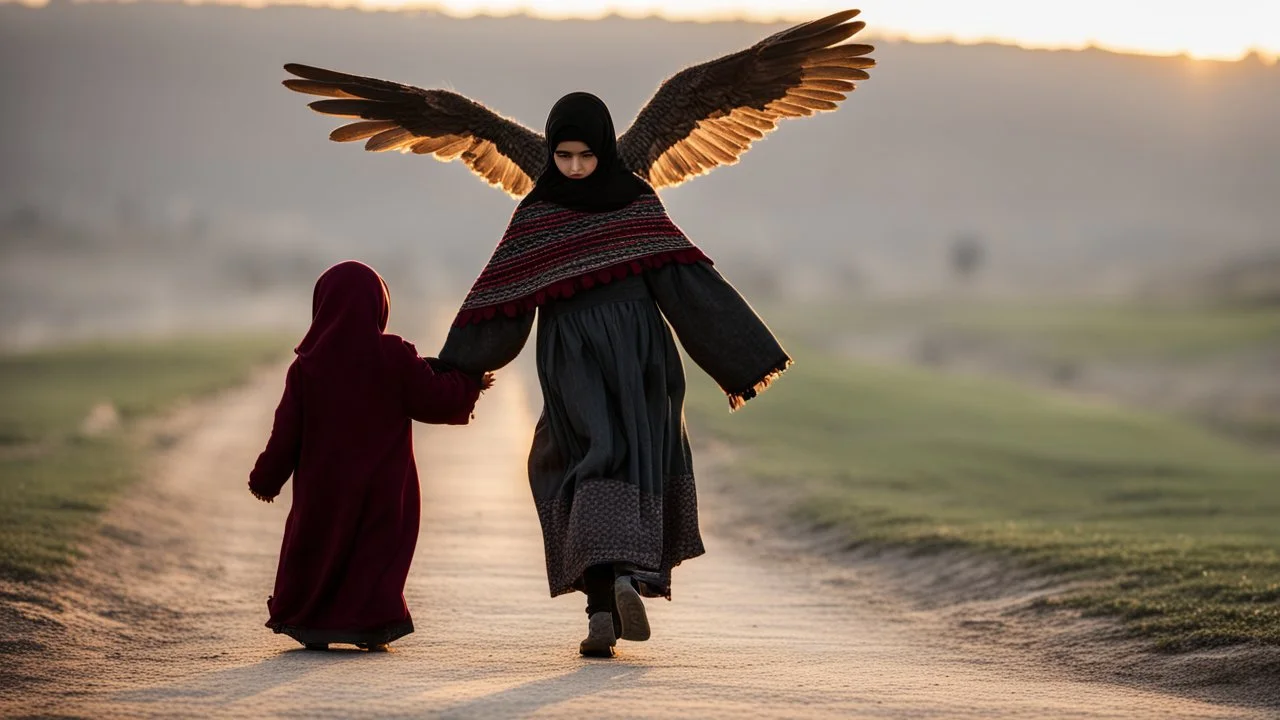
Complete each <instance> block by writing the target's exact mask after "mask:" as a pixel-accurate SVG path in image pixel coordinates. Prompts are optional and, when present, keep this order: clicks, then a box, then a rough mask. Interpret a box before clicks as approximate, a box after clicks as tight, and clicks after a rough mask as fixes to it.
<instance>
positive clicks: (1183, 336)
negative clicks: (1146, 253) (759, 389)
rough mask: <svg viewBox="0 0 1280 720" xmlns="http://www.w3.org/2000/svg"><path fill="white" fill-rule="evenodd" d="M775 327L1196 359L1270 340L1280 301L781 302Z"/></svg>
mask: <svg viewBox="0 0 1280 720" xmlns="http://www.w3.org/2000/svg"><path fill="white" fill-rule="evenodd" d="M772 310H773V309H771V312H769V313H767V315H768V317H769V318H770V319H771V321H773V322H775V323H777V324H778V325H779V326H780V327H787V328H788V329H791V330H794V331H796V332H797V333H798V334H800V335H802V336H805V337H809V338H811V339H813V340H816V339H817V338H819V337H823V336H828V335H829V333H830V332H831V328H833V327H834V328H840V330H841V332H843V333H845V334H847V335H848V336H856V334H857V333H869V332H870V333H875V332H883V331H886V330H893V329H899V328H915V329H918V330H921V331H926V332H931V333H939V332H942V333H946V332H950V333H953V334H959V335H963V336H965V337H969V338H973V339H976V340H982V341H986V342H988V343H994V344H999V345H1003V346H1005V347H1011V348H1017V349H1020V350H1023V351H1028V352H1031V353H1033V354H1038V355H1041V356H1043V357H1044V358H1046V359H1052V360H1060V361H1088V360H1149V359H1154V360H1160V361H1179V360H1184V361H1196V360H1201V359H1204V358H1209V357H1215V356H1221V355H1229V354H1233V353H1239V352H1244V351H1249V350H1251V349H1255V348H1260V347H1266V346H1268V345H1271V346H1274V344H1275V343H1276V342H1277V338H1280V307H1261V306H1260V307H1252V308H1231V307H1209V306H1203V307H1183V306H1172V305H1145V306H1144V305H1136V304H1132V303H1129V304H1105V303H1070V304H1045V303H1035V302H1030V303H1028V302H1003V303H1001V302H977V301H964V300H948V301H938V302H929V301H914V302H896V303H874V304H868V303H861V304H856V305H852V306H849V307H823V306H803V307H781V308H777V309H776V312H774V311H772Z"/></svg>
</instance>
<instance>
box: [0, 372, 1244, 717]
mask: <svg viewBox="0 0 1280 720" xmlns="http://www.w3.org/2000/svg"><path fill="white" fill-rule="evenodd" d="M281 377H282V374H280V373H274V372H273V373H268V374H265V375H264V376H263V377H262V378H261V379H260V380H258V381H256V382H254V383H253V384H251V385H250V386H247V387H245V388H242V389H239V390H236V391H232V392H230V393H227V394H226V395H224V396H223V397H221V398H219V399H218V400H216V401H214V402H212V403H209V404H208V405H206V406H203V407H198V408H189V409H188V410H186V411H183V412H182V413H179V416H178V417H177V418H176V419H174V420H172V421H170V422H171V424H170V425H169V426H167V430H166V432H164V433H161V434H160V435H158V436H157V438H158V441H157V445H158V447H157V461H156V465H155V469H154V473H153V477H152V478H151V480H149V481H148V482H147V483H146V484H144V485H143V486H141V487H139V488H138V490H137V491H136V492H135V493H133V494H132V495H131V496H130V497H128V498H126V499H124V500H122V501H121V502H120V503H119V504H118V505H117V506H116V507H115V508H114V509H112V510H111V511H110V512H109V513H108V515H107V517H106V520H105V523H104V526H103V529H102V532H101V533H100V536H99V537H98V538H97V539H96V540H95V541H94V543H93V544H92V545H91V547H89V548H88V552H89V555H88V557H86V558H85V559H84V560H83V561H82V562H81V563H80V564H79V565H78V566H77V568H76V569H75V571H74V573H73V574H72V576H71V577H70V579H69V580H68V582H67V583H66V584H65V585H64V586H63V587H62V588H61V590H60V593H59V597H58V598H57V599H56V600H48V599H41V597H40V596H39V594H38V593H27V592H26V591H24V590H22V589H21V588H8V589H6V590H5V593H4V599H5V601H6V602H5V608H6V612H7V613H8V614H7V615H6V616H5V622H4V626H5V627H7V628H11V629H12V628H18V630H14V632H13V633H10V638H9V640H8V641H9V643H10V645H11V650H10V651H9V652H8V653H7V654H3V655H0V660H2V661H3V663H4V664H5V665H6V666H7V668H6V672H5V673H4V674H3V675H0V681H2V684H0V692H2V693H3V696H0V710H3V714H4V715H6V716H24V715H35V716H88V717H164V718H172V717H308V718H312V717H355V716H360V717H368V716H377V717H445V718H453V717H459V718H460V717H478V718H479V717H482V718H492V717H507V716H553V717H568V716H572V715H573V714H581V715H582V716H591V717H602V716H622V717H676V716H681V717H735V718H746V717H859V718H881V717H892V718H935V717H936V718H1006V717H1010V718H1011V717H1025V718H1050V717H1053V718H1226V717H1232V718H1247V717H1267V716H1268V714H1267V713H1266V711H1261V710H1259V711H1253V710H1248V709H1241V708H1237V707H1230V706H1224V705H1213V704H1208V703H1205V702H1201V701H1196V700H1189V699H1185V698H1182V697H1178V696H1175V695H1171V694H1164V693H1161V692H1157V691H1153V690H1144V689H1140V688H1137V687H1127V686H1124V685H1121V684H1117V683H1108V682H1099V681H1097V680H1096V679H1089V678H1087V677H1084V676H1082V675H1081V674H1080V673H1079V672H1077V671H1074V670H1071V669H1069V668H1066V667H1062V666H1058V665H1056V664H1054V663H1051V662H1046V661H1045V659H1044V656H1043V654H1042V653H1031V652H1026V651H1019V650H1018V647H1017V644H1016V643H1012V644H1010V643H1006V644H1003V645H1001V644H999V643H988V642H982V641H981V640H980V638H979V637H978V636H979V634H980V633H976V632H958V631H957V627H958V625H957V622H956V618H955V617H953V616H952V614H949V613H947V612H943V611H941V610H930V609H929V608H927V607H922V606H921V605H920V604H919V603H913V602H907V601H905V600H904V599H903V598H902V597H901V596H899V595H897V594H895V592H893V591H891V590H889V589H888V588H890V587H891V586H892V583H891V582H880V581H878V580H875V579H874V578H873V577H872V576H868V575H866V574H864V573H862V572H861V571H859V570H858V569H856V568H850V567H847V566H844V565H841V564H840V563H838V562H834V561H829V560H826V559H824V558H822V557H820V556H815V555H813V554H806V553H805V552H804V551H803V549H800V548H791V547H790V546H789V545H788V544H787V543H785V542H784V543H778V542H772V541H771V540H770V538H769V537H767V536H768V535H769V533H768V532H767V531H766V532H756V531H752V530H751V529H750V528H749V527H747V526H746V525H744V524H743V523H742V517H743V514H742V512H741V510H740V509H738V510H735V509H734V508H735V505H734V504H735V503H738V507H739V508H740V506H741V504H742V497H741V493H740V492H739V491H730V490H729V489H728V486H727V485H725V484H723V483H717V482H716V479H715V473H714V472H706V473H704V475H703V477H702V478H701V479H700V483H701V484H702V488H703V493H702V511H703V513H704V518H705V534H706V541H707V546H708V554H707V555H706V556H705V557H703V558H699V559H696V560H693V561H690V562H689V563H687V564H686V565H685V566H684V567H681V568H678V569H677V571H676V585H675V602H672V603H668V602H666V601H661V600H660V601H651V603H650V606H649V607H650V618H651V621H652V624H653V627H654V635H653V639H652V640H650V641H649V642H646V643H625V642H624V643H621V645H620V655H619V657H618V658H617V659H614V660H586V659H583V658H580V657H579V656H578V654H577V642H578V640H579V639H580V638H581V637H582V635H583V634H584V633H585V630H586V615H585V614H584V612H583V599H582V597H581V596H580V595H574V596H570V597H562V598H557V599H555V600H552V599H549V598H548V597H547V587H546V580H545V576H544V574H543V564H542V563H543V559H542V547H541V540H540V536H539V530H538V524H537V519H536V515H535V513H534V510H533V505H532V502H531V499H530V496H529V490H528V487H527V484H526V481H525V479H524V462H525V454H526V451H527V448H528V442H529V439H530V436H531V433H532V427H533V423H534V420H535V417H536V407H537V404H538V403H537V398H536V386H531V385H530V384H528V383H527V382H526V381H522V379H521V378H520V377H519V375H518V374H514V373H513V374H510V375H507V376H505V377H504V378H503V380H502V384H501V385H500V386H499V387H498V388H496V389H495V390H493V391H491V392H490V393H489V394H488V395H487V396H486V397H485V398H484V399H483V401H482V405H481V407H480V411H479V418H478V420H477V421H476V422H475V423H474V424H473V425H472V426H471V427H469V428H439V427H420V428H419V430H418V434H417V443H418V445H417V448H418V458H419V464H420V467H421V469H422V480H423V490H424V493H423V494H424V518H423V532H422V535H421V539H420V541H419V542H420V544H419V547H418V555H417V558H416V560H415V563H414V567H413V571H412V573H411V576H410V579H409V586H408V588H407V590H406V594H407V596H408V599H409V604H410V607H411V608H412V610H413V613H414V619H415V623H416V625H417V628H418V630H417V632H416V633H414V634H413V635H410V636H408V637H407V638H405V639H403V640H401V641H400V642H398V643H396V644H395V647H394V652H392V653H388V654H370V653H365V652H361V651H356V650H354V649H350V650H337V651H330V652H328V653H315V652H308V651H304V650H301V649H300V648H299V647H298V646H297V645H296V644H295V643H293V641H291V640H289V639H288V638H287V637H285V636H281V635H275V634H273V633H271V632H270V631H268V630H267V629H265V628H263V627H262V623H263V621H264V620H265V619H266V607H265V604H264V601H265V598H266V596H267V594H268V593H269V592H270V588H271V582H272V577H273V573H274V570H275V561H276V553H277V551H278V548H279V543H280V537H281V531H282V528H283V524H284V518H285V513H286V511H287V509H288V508H287V502H279V503H277V504H274V505H265V504H261V503H258V502H256V501H254V500H253V498H252V497H251V496H250V495H249V493H248V491H247V490H246V489H245V485H244V482H245V480H244V479H245V476H246V472H247V470H248V468H249V467H250V465H251V463H252V461H253V458H254V457H255V455H256V453H257V452H258V451H259V449H260V447H261V444H262V442H263V441H264V439H265V437H266V433H267V430H268V427H269V423H270V417H271V412H272V410H273V408H274V404H275V401H276V399H277V394H278V392H279V387H280V382H281ZM531 387H532V388H533V389H532V390H531V389H530V388H531ZM531 393H533V394H531ZM706 464H707V465H709V466H713V465H714V463H712V462H710V461H707V462H706ZM287 497H288V493H287V492H286V493H285V495H284V496H282V500H286V499H287ZM970 629H971V630H972V628H970ZM14 633H17V635H15V634H14ZM24 633H25V634H24ZM13 648H16V649H20V650H24V651H23V652H13Z"/></svg>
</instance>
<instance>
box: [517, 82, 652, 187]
mask: <svg viewBox="0 0 1280 720" xmlns="http://www.w3.org/2000/svg"><path fill="white" fill-rule="evenodd" d="M545 134H546V138H547V166H546V168H545V169H544V170H543V171H542V176H541V177H539V178H538V182H537V183H536V184H535V185H534V186H533V191H532V192H530V193H529V194H528V195H527V196H526V197H525V199H524V201H523V202H524V203H530V202H539V201H540V202H549V203H553V204H555V205H560V206H561V207H565V208H568V209H570V210H580V211H584V212H606V211H609V210H618V209H620V208H623V207H626V206H627V205H630V204H631V203H632V202H634V201H635V199H636V198H638V197H640V196H641V195H652V194H653V188H652V187H650V186H649V183H647V182H645V181H644V180H641V179H640V178H639V177H638V176H636V175H635V174H634V173H632V172H631V171H630V170H628V169H627V168H626V167H624V166H623V164H622V160H621V158H619V157H618V138H617V136H616V135H615V134H614V130H613V118H612V117H610V115H609V108H608V107H607V106H606V105H605V104H604V101H603V100H601V99H600V98H598V97H596V96H595V95H592V94H591V93H585V92H576V93H570V94H568V95H565V96H564V97H562V98H560V100H559V101H558V102H556V104H555V105H554V106H553V107H552V108H551V113H550V114H549V115H548V116H547V127H546V133H545ZM568 140H577V141H579V142H583V143H586V145H587V147H589V148H591V150H592V152H594V153H595V155H596V169H595V172H593V173H591V174H590V175H588V176H587V177H585V178H583V179H581V180H571V179H569V178H568V177H565V176H564V175H563V174H562V173H561V172H560V170H559V168H557V167H556V159H555V152H556V146H557V145H559V144H560V143H562V142H565V141H568ZM522 204H523V203H522Z"/></svg>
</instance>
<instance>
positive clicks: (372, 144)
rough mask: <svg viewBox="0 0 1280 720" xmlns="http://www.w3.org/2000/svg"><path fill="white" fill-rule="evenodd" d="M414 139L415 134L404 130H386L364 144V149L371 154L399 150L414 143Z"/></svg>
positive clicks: (398, 128) (397, 128)
mask: <svg viewBox="0 0 1280 720" xmlns="http://www.w3.org/2000/svg"><path fill="white" fill-rule="evenodd" d="M414 138H415V136H414V134H413V133H411V132H409V131H408V130H405V129H404V128H400V127H396V128H392V129H390V130H384V131H382V132H380V133H378V134H377V135H374V136H373V137H371V138H369V139H368V141H366V142H365V144H364V149H365V150H368V151H369V152H385V151H387V150H398V149H400V148H401V147H403V146H405V145H408V144H409V143H411V142H413V140H414Z"/></svg>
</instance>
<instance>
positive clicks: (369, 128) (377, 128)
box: [329, 120, 396, 142]
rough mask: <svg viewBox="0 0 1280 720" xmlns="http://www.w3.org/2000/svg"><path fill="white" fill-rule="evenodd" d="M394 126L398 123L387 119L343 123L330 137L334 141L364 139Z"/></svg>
mask: <svg viewBox="0 0 1280 720" xmlns="http://www.w3.org/2000/svg"><path fill="white" fill-rule="evenodd" d="M393 127H396V124H395V123H393V122H390V121H387V120H375V121H372V122H367V121H366V122H354V123H351V124H350V125H343V126H342V127H340V128H338V129H337V130H334V131H333V132H331V133H329V139H330V140H332V141H334V142H351V141H352V140H364V139H365V138H370V137H373V136H374V135H377V134H378V133H380V132H382V131H384V130H390V129H391V128H393Z"/></svg>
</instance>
